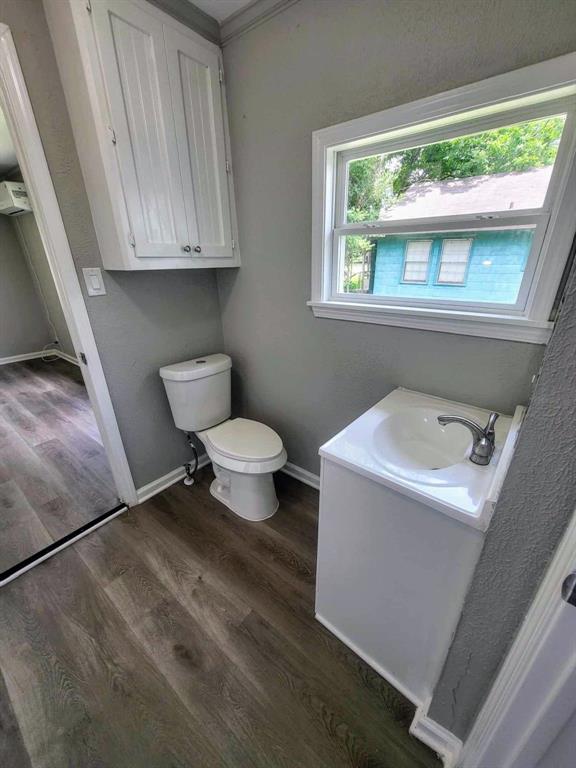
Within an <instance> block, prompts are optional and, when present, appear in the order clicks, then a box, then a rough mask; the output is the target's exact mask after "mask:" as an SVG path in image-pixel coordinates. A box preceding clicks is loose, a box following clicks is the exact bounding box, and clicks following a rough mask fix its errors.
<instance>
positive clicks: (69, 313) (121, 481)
mask: <svg viewBox="0 0 576 768" xmlns="http://www.w3.org/2000/svg"><path fill="white" fill-rule="evenodd" d="M0 109H2V111H3V113H4V116H5V118H6V122H7V124H8V128H9V130H10V135H11V137H12V141H13V143H14V148H15V150H16V156H17V158H18V165H19V166H20V169H21V171H22V175H23V177H24V181H25V184H26V188H27V190H28V195H29V197H30V200H31V202H32V208H33V210H34V213H35V216H36V223H37V225H38V230H39V232H40V237H41V239H42V244H43V246H44V250H45V252H46V257H47V259H48V264H49V266H50V271H51V272H52V276H53V278H54V283H55V285H56V291H57V293H58V298H59V299H60V304H61V306H62V311H63V313H64V318H65V320H66V324H67V326H68V330H69V331H70V336H71V337H72V343H73V344H74V349H75V350H76V352H77V354H78V356H79V355H80V352H81V351H82V352H83V353H84V354H85V355H86V358H87V361H88V363H87V365H85V366H84V368H83V371H84V380H85V383H86V389H87V390H88V395H89V397H90V402H91V404H92V408H93V409H94V415H95V417H96V421H97V423H98V428H99V430H100V434H101V436H102V442H103V443H104V449H105V451H106V455H107V458H108V461H109V464H110V467H111V470H112V474H113V477H114V483H115V485H116V489H117V493H118V496H119V498H120V499H121V500H122V501H123V502H125V503H126V504H128V505H130V504H134V503H136V489H135V487H134V481H133V480H132V474H131V472H130V467H129V465H128V459H127V457H126V452H125V450H124V445H123V443H122V438H121V435H120V430H119V428H118V423H117V421H116V414H115V413H114V407H113V405H112V400H111V398H110V392H109V390H108V385H107V383H106V378H105V376H104V370H103V369H102V363H101V361H100V355H99V353H98V348H97V346H96V340H95V338H94V333H93V331H92V326H91V325H90V319H89V317H88V311H87V309H86V304H85V302H84V297H83V295H82V290H81V288H80V283H79V281H78V275H77V274H76V268H75V265H74V259H73V257H72V252H71V250H70V244H69V243H68V238H67V236H66V231H65V229H64V222H63V221H62V214H61V212H60V208H59V206H58V200H57V198H56V193H55V191H54V185H53V183H52V177H51V176H50V170H49V168H48V163H47V161H46V155H45V154H44V148H43V146H42V140H41V138H40V134H39V132H38V126H37V124H36V120H35V117H34V112H33V110H32V104H31V103H30V98H29V96H28V91H27V89H26V83H25V81H24V76H23V74H22V69H21V67H20V62H19V60H18V54H17V53H16V48H15V46H14V41H13V39H12V34H11V32H10V28H9V27H8V26H6V24H0Z"/></svg>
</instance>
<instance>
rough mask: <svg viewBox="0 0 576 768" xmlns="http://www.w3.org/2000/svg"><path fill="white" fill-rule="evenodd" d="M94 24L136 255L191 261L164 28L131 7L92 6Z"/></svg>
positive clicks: (111, 1)
mask: <svg viewBox="0 0 576 768" xmlns="http://www.w3.org/2000/svg"><path fill="white" fill-rule="evenodd" d="M92 18H93V23H94V31H95V36H96V41H97V45H98V51H99V57H100V63H101V67H102V72H103V74H104V80H105V86H106V93H107V96H108V102H109V110H110V115H111V122H112V125H111V130H112V131H113V138H112V141H114V142H115V144H116V146H115V151H116V155H117V159H118V164H119V168H120V176H121V180H122V187H123V190H122V191H123V193H124V199H125V203H126V207H127V210H128V217H129V220H130V227H131V229H132V231H131V232H130V233H127V237H128V238H129V239H130V240H131V241H132V242H131V245H132V247H133V248H134V255H135V256H136V257H139V258H147V257H148V258H154V257H155V258H158V257H163V258H167V259H168V258H174V257H178V258H180V259H181V258H182V257H186V256H188V255H189V256H190V258H191V257H192V255H193V253H194V251H193V245H194V244H195V243H192V244H191V243H190V237H189V232H188V221H187V211H186V206H185V203H184V199H185V198H184V190H183V185H182V176H181V173H180V159H179V156H178V144H177V140H176V127H175V120H174V113H173V109H172V103H171V96H170V77H169V74H168V63H167V59H166V48H165V41H164V25H163V24H162V22H161V20H159V19H158V18H156V17H155V16H154V15H153V14H152V13H148V12H147V11H146V10H145V9H144V8H143V7H142V6H141V5H140V4H138V5H137V4H135V3H131V2H126V0H98V1H97V2H93V3H92ZM192 223H193V222H192ZM193 235H194V236H195V229H193ZM191 245H192V247H191Z"/></svg>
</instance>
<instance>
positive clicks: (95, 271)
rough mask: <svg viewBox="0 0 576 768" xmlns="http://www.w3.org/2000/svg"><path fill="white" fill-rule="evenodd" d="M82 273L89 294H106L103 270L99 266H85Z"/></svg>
mask: <svg viewBox="0 0 576 768" xmlns="http://www.w3.org/2000/svg"><path fill="white" fill-rule="evenodd" d="M82 273H83V275H84V282H85V283H86V289H87V291H88V296H104V295H105V294H106V288H105V286H104V280H103V279H102V270H101V269H100V268H99V267H84V268H83V269H82Z"/></svg>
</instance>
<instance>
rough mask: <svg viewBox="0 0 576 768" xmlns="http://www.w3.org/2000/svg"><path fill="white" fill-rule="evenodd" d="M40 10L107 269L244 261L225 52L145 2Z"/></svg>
mask: <svg viewBox="0 0 576 768" xmlns="http://www.w3.org/2000/svg"><path fill="white" fill-rule="evenodd" d="M45 5H46V10H47V16H48V21H49V25H50V30H51V34H52V36H53V38H54V42H55V49H56V54H57V59H58V62H59V66H60V72H61V75H62V79H63V84H64V89H65V93H66V98H67V102H68V106H69V110H70V113H71V118H72V123H73V129H74V133H75V138H76V141H77V144H78V149H79V156H80V163H81V166H82V171H83V174H84V179H85V182H86V187H87V190H88V196H89V200H90V206H91V210H92V214H93V218H94V222H95V226H96V232H97V236H98V240H99V245H100V249H101V252H102V259H103V262H104V266H105V267H106V269H122V270H142V269H181V268H195V267H196V268H198V267H201V268H204V267H223V266H227V267H229V266H238V264H239V252H238V247H237V243H236V240H237V238H236V236H235V215H234V195H233V185H232V178H231V163H230V153H229V146H228V136H227V125H226V107H225V94H224V87H223V70H222V64H221V58H220V49H219V48H218V47H217V46H216V45H213V44H212V43H210V42H208V41H207V40H205V39H204V38H202V37H201V36H199V35H197V34H196V33H194V32H193V31H192V30H190V29H188V28H187V27H185V26H184V25H182V24H180V23H179V22H177V21H175V20H174V19H173V18H172V17H170V16H168V15H167V14H165V13H163V12H162V11H160V10H159V9H157V8H156V7H155V6H152V5H150V4H149V3H147V2H145V0H90V1H89V2H87V0H59V2H58V3H51V2H47V3H46V4H45ZM71 36H73V38H75V40H74V41H73V42H74V44H72V40H71V39H70V37H71ZM58 38H60V40H61V41H62V44H61V45H59V39H58ZM71 73H74V74H73V75H72V76H71ZM82 91H84V93H82Z"/></svg>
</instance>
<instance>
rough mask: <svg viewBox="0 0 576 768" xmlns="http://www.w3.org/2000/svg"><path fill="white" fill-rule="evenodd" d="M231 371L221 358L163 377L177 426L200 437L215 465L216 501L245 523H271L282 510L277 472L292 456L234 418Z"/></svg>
mask: <svg viewBox="0 0 576 768" xmlns="http://www.w3.org/2000/svg"><path fill="white" fill-rule="evenodd" d="M231 366H232V361H231V360H230V358H229V357H228V356H227V355H222V354H215V355H208V356H206V357H202V358H195V359H194V360H187V361H185V362H184V363H176V364H175V365H168V366H164V367H163V368H161V369H160V376H161V377H162V379H163V381H164V386H165V388H166V393H167V395H168V400H169V403H170V408H171V410H172V415H173V417H174V422H175V424H176V426H177V427H179V428H180V429H182V430H184V431H185V432H194V433H195V434H196V436H197V437H198V438H199V439H200V440H201V441H202V443H203V445H204V447H205V448H206V453H207V454H208V457H209V458H210V460H211V461H212V467H213V470H214V475H215V478H214V480H213V481H212V484H211V486H210V493H211V494H212V496H214V498H216V499H218V501H220V502H222V504H225V505H226V506H227V507H228V508H229V509H231V510H232V511H233V512H234V513H236V514H237V515H239V516H240V517H242V518H244V519H245V520H250V521H253V522H254V521H258V520H266V519H267V518H268V517H272V515H273V514H274V513H275V512H276V510H277V509H278V499H277V497H276V491H275V488H274V479H273V476H272V473H273V472H276V470H278V469H281V468H282V467H283V466H284V464H285V463H286V459H287V456H286V451H285V449H284V446H283V445H282V440H281V439H280V436H279V435H278V434H277V433H276V432H275V431H274V430H273V429H271V428H270V427H267V426H266V425H265V424H261V423H260V422H258V421H252V420H251V419H242V418H237V419H230V418H229V417H230V368H231Z"/></svg>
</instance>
